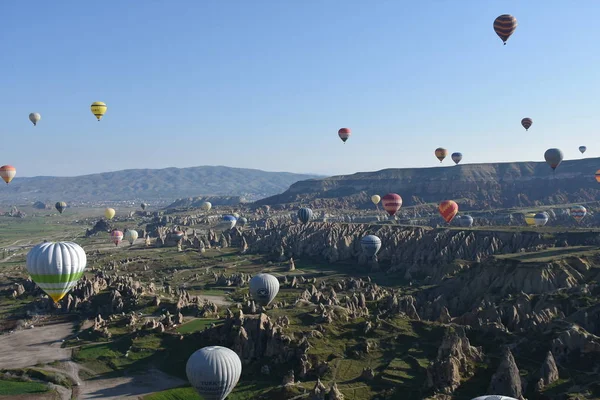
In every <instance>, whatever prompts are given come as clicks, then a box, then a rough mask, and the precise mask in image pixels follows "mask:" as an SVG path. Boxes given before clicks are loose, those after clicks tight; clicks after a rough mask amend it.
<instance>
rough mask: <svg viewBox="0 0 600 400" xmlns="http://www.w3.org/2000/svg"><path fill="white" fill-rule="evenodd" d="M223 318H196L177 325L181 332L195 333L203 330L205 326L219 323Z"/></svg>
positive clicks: (178, 330)
mask: <svg viewBox="0 0 600 400" xmlns="http://www.w3.org/2000/svg"><path fill="white" fill-rule="evenodd" d="M222 321H223V320H220V319H211V318H196V319H194V320H192V321H190V322H188V323H185V324H183V325H180V326H178V327H177V332H179V333H181V334H186V333H193V332H197V331H203V330H204V329H205V328H207V327H209V326H210V324H213V323H214V324H218V323H219V322H222Z"/></svg>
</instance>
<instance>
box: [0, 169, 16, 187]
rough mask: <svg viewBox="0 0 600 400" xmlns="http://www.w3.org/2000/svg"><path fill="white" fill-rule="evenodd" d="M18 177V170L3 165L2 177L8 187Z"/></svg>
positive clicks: (0, 173)
mask: <svg viewBox="0 0 600 400" xmlns="http://www.w3.org/2000/svg"><path fill="white" fill-rule="evenodd" d="M15 175H17V169H16V168H15V167H13V166H12V165H3V166H1V167H0V177H2V180H4V182H6V184H7V185H8V184H9V183H10V181H12V180H13V178H14V177H15Z"/></svg>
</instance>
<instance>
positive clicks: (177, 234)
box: [172, 231, 185, 241]
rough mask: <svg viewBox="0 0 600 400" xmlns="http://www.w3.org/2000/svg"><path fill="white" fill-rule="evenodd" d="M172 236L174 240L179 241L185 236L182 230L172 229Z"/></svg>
mask: <svg viewBox="0 0 600 400" xmlns="http://www.w3.org/2000/svg"><path fill="white" fill-rule="evenodd" d="M172 236H173V238H174V239H175V240H176V241H179V240H181V239H183V237H184V236H185V233H184V232H183V231H174V232H173V233H172Z"/></svg>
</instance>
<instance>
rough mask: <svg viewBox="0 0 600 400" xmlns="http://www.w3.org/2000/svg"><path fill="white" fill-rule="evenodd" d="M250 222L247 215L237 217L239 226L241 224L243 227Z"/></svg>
mask: <svg viewBox="0 0 600 400" xmlns="http://www.w3.org/2000/svg"><path fill="white" fill-rule="evenodd" d="M247 222H248V219H247V218H246V217H239V218H238V219H237V224H236V225H238V226H240V228H243V227H244V225H246V223H247Z"/></svg>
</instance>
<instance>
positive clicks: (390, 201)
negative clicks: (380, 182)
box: [381, 193, 402, 216]
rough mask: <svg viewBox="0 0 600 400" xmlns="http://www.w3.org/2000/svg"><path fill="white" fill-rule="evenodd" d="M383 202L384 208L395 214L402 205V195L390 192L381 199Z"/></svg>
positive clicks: (391, 214)
mask: <svg viewBox="0 0 600 400" xmlns="http://www.w3.org/2000/svg"><path fill="white" fill-rule="evenodd" d="M381 204H383V209H384V210H385V211H387V213H388V214H390V216H393V215H395V214H396V213H397V212H398V210H399V209H400V207H402V197H400V195H399V194H396V193H388V194H386V195H385V196H383V198H382V199H381Z"/></svg>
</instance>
